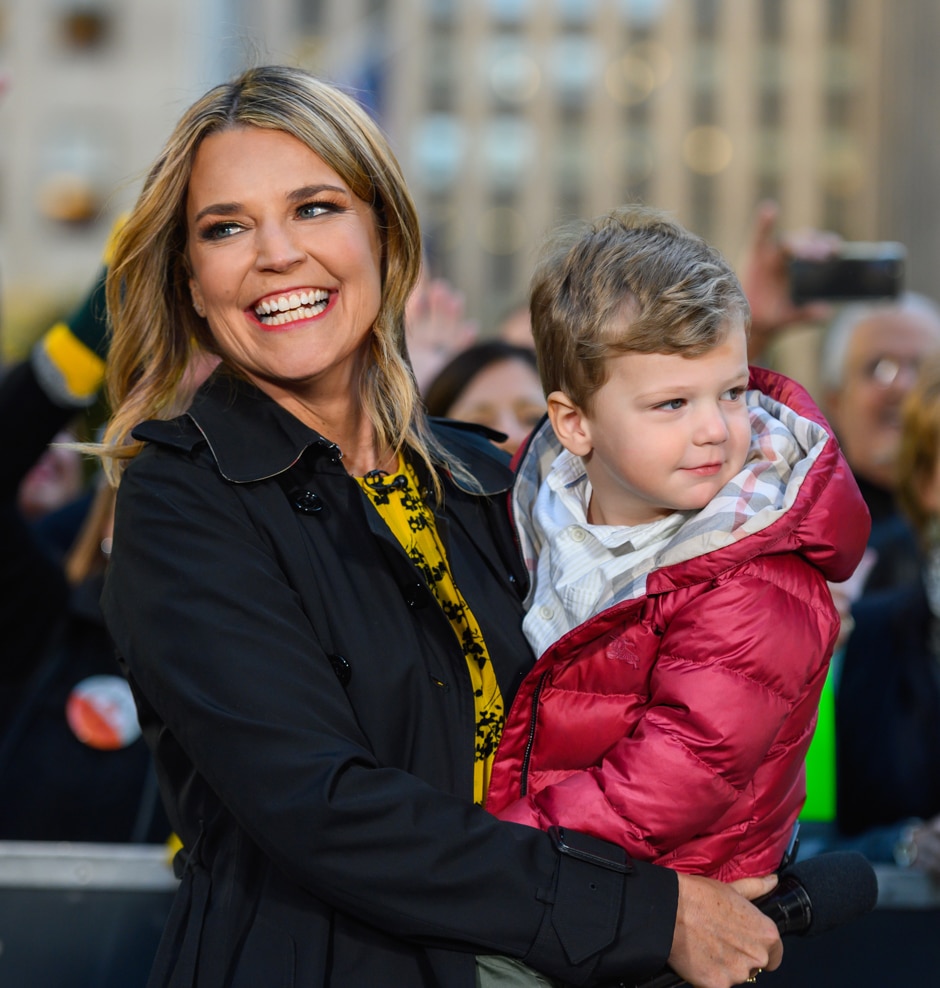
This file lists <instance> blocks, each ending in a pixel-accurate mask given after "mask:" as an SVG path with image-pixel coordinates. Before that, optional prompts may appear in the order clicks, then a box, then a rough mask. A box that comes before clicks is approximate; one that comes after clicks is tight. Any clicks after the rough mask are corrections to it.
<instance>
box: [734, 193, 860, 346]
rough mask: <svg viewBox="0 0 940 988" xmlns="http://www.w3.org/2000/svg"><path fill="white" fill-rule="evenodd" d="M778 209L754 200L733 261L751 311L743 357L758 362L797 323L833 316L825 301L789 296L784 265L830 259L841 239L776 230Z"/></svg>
mask: <svg viewBox="0 0 940 988" xmlns="http://www.w3.org/2000/svg"><path fill="white" fill-rule="evenodd" d="M779 214H780V209H779V207H778V205H777V203H775V202H773V201H772V200H766V201H764V202H761V203H759V204H758V207H757V211H756V213H755V216H754V222H753V225H752V229H751V235H750V238H749V239H748V242H747V245H746V248H745V252H744V257H743V258H742V260H741V263H740V264H739V269H740V281H741V288H742V289H743V290H744V294H745V296H746V297H747V301H748V305H749V306H750V310H751V324H750V330H749V333H748V341H747V350H748V359H749V360H750V362H751V363H752V364H760V363H762V362H763V360H764V359H765V358H766V356H767V351H768V348H769V347H770V345H771V344H772V343H773V342H774V341H775V340H776V339H777V338H778V337H779V336H780V335H781V334H782V333H785V332H786V331H787V330H789V329H791V328H792V327H793V326H796V325H799V324H801V323H817V324H822V323H825V322H828V321H829V319H831V318H832V315H833V307H832V305H831V304H829V303H827V302H806V303H802V304H796V303H795V302H794V301H793V299H792V298H791V296H790V275H789V264H790V261H791V260H792V259H793V258H800V259H802V260H807V261H813V260H818V261H822V260H825V259H826V258H828V257H831V256H832V255H833V254H834V253H835V252H836V251H837V250H838V249H839V246H840V245H841V243H842V238H841V237H840V236H839V235H838V234H836V233H832V232H830V231H827V230H816V229H811V228H804V229H801V230H793V231H788V232H786V233H783V234H780V233H778V232H777V225H778V220H779Z"/></svg>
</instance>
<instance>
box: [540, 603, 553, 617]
mask: <svg viewBox="0 0 940 988" xmlns="http://www.w3.org/2000/svg"><path fill="white" fill-rule="evenodd" d="M554 613H555V612H554V611H553V610H552V608H551V607H549V606H548V604H542V606H541V607H540V608H539V617H540V618H542V619H543V620H545V621H550V620H551V619H552V616H553V615H554Z"/></svg>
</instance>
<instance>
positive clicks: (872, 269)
mask: <svg viewBox="0 0 940 988" xmlns="http://www.w3.org/2000/svg"><path fill="white" fill-rule="evenodd" d="M906 253H907V251H906V249H905V247H904V245H903V244H900V243H897V242H895V241H891V240H885V241H878V242H864V241H856V242H847V243H844V244H842V247H841V249H840V250H839V252H838V253H837V254H833V255H832V256H831V257H827V258H825V259H823V260H808V259H805V258H799V257H794V258H791V259H790V262H789V270H790V297H791V298H792V299H793V301H794V302H795V303H796V304H797V305H802V304H804V303H806V302H821V301H825V302H851V301H858V300H864V299H878V298H896V297H897V296H898V295H899V294H900V293H901V291H902V289H903V287H904V260H905V256H906Z"/></svg>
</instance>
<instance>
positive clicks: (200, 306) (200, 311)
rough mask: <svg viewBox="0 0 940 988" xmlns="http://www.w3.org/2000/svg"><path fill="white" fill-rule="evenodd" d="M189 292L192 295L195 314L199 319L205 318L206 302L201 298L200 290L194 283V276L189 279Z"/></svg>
mask: <svg viewBox="0 0 940 988" xmlns="http://www.w3.org/2000/svg"><path fill="white" fill-rule="evenodd" d="M189 294H190V295H191V296H192V300H193V308H194V309H195V310H196V315H197V316H199V317H200V318H201V319H205V318H206V304H205V302H204V301H203V298H202V290H201V289H200V287H199V285H197V284H196V279H195V278H190V279H189Z"/></svg>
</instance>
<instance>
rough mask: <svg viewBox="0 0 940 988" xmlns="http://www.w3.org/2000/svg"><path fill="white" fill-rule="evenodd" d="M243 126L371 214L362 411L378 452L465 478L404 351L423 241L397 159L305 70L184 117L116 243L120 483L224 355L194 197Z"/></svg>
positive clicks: (228, 90) (264, 71)
mask: <svg viewBox="0 0 940 988" xmlns="http://www.w3.org/2000/svg"><path fill="white" fill-rule="evenodd" d="M242 127H259V128H264V129H270V130H277V131H282V132H284V133H287V134H291V135H292V136H293V137H296V138H297V139H298V140H299V141H301V142H302V143H303V144H305V145H306V146H307V147H308V148H310V149H311V150H312V151H313V152H314V153H315V154H317V155H318V156H319V157H320V158H321V159H322V160H323V161H324V162H325V163H326V164H327V165H329V167H330V168H332V169H333V170H334V171H335V172H336V173H337V174H338V175H339V176H340V177H341V178H342V179H343V181H344V182H346V183H347V184H348V185H349V187H350V189H351V190H352V192H353V193H354V194H355V195H356V196H357V197H358V198H359V199H361V200H363V201H364V202H365V203H367V204H368V205H369V206H371V208H372V210H373V212H374V215H375V218H376V224H377V229H378V231H379V238H380V241H381V244H382V258H381V276H382V297H381V304H380V308H379V314H378V316H377V318H376V321H375V325H374V327H373V333H372V358H373V359H372V361H371V364H370V366H369V368H368V370H367V372H366V373H365V374H364V375H363V378H362V380H361V381H360V382H359V392H360V393H359V400H360V401H361V403H362V406H363V408H365V409H366V411H367V414H368V416H369V418H370V419H371V421H372V423H373V425H374V428H375V430H376V438H377V442H378V443H379V444H380V446H387V447H391V448H392V449H394V450H395V451H396V452H397V451H399V450H401V449H402V448H403V447H405V446H408V447H410V448H411V449H413V450H414V451H415V452H416V453H417V455H418V456H419V457H420V458H421V459H422V460H423V461H424V462H425V463H426V465H427V466H428V468H429V469H430V468H431V466H432V463H435V462H437V463H443V464H444V465H445V466H448V467H450V468H451V469H453V470H455V472H457V473H461V471H460V465H459V464H454V463H450V462H448V457H447V455H446V453H445V452H444V451H443V450H442V449H441V448H440V446H439V445H438V444H437V443H436V441H435V440H434V438H433V436H432V435H431V434H430V432H429V430H428V428H427V425H426V419H425V416H424V414H423V410H422V406H421V402H420V398H419V396H418V391H417V386H416V384H415V380H414V375H413V373H412V371H411V366H410V363H409V360H408V355H407V350H406V347H405V302H406V300H407V299H408V296H409V295H410V294H411V291H412V289H413V287H414V284H415V282H416V280H417V277H418V271H419V268H420V264H421V235H420V229H419V225H418V217H417V213H416V210H415V207H414V204H413V202H412V199H411V196H410V194H409V192H408V189H407V186H406V185H405V180H404V178H403V176H402V173H401V170H400V168H399V165H398V162H397V160H396V158H395V155H394V154H393V152H392V150H391V149H390V147H389V145H388V142H387V141H386V139H385V136H384V135H383V134H382V132H381V130H380V129H379V127H378V126H377V125H376V124H375V122H374V121H373V120H372V119H371V118H370V117H369V115H368V114H367V113H366V112H365V110H363V109H362V107H361V106H360V105H359V104H358V103H357V102H356V101H355V99H353V98H352V97H351V96H349V95H347V94H346V93H344V92H342V91H341V90H339V89H337V88H336V87H335V86H333V85H330V84H329V83H326V82H323V81H321V80H319V79H317V78H315V77H313V76H311V75H310V74H309V73H307V72H305V71H303V70H301V69H297V68H291V67H287V66H263V67H257V68H252V69H249V70H247V71H246V72H244V73H242V74H241V75H240V76H238V77H237V78H236V79H235V80H234V81H232V82H229V83H226V84H223V85H219V86H216V87H215V88H213V89H212V90H210V91H209V92H208V93H207V94H206V95H205V96H203V97H202V98H201V99H199V100H198V101H197V102H196V103H194V104H193V105H192V106H191V107H190V108H189V110H187V111H186V113H185V114H184V115H183V117H182V118H181V119H180V121H179V123H178V124H177V125H176V128H175V130H174V131H173V133H172V134H171V136H170V138H169V140H168V141H167V142H166V145H165V147H164V148H163V151H162V153H161V154H160V156H159V157H158V158H157V160H156V162H155V163H154V165H153V167H152V168H151V169H150V172H149V174H148V175H147V177H146V180H145V181H144V184H143V189H142V191H141V193H140V196H139V198H138V200H137V203H136V205H135V207H134V209H133V211H132V213H131V214H130V216H129V217H128V219H127V221H126V222H125V223H124V225H123V227H122V228H121V230H120V231H119V233H118V235H117V238H116V241H115V244H114V251H113V259H112V261H111V265H110V268H109V272H108V283H107V298H108V312H109V318H110V321H111V326H112V340H111V346H110V357H109V361H108V371H107V377H106V388H107V395H108V399H109V402H110V407H111V408H112V409H113V416H112V418H111V421H110V423H109V425H108V428H107V430H106V432H105V435H104V438H103V442H102V444H101V446H100V447H99V450H98V453H99V455H100V456H102V458H103V459H104V463H105V469H106V472H107V474H108V477H109V479H110V481H111V483H112V484H115V485H117V483H118V482H119V480H120V474H121V472H122V469H123V467H124V466H125V465H126V463H127V461H128V460H129V459H131V458H132V457H134V456H135V455H136V454H137V453H138V452H139V451H140V448H141V444H140V443H138V442H135V441H134V440H133V439H132V438H131V430H132V429H133V428H134V427H135V426H136V425H138V424H139V423H140V422H142V421H144V420H146V419H151V418H160V419H168V418H173V417H175V416H176V415H179V414H181V413H182V412H183V411H185V409H186V408H187V407H188V405H189V403H190V401H191V400H192V396H193V392H194V389H195V385H194V383H193V382H194V377H195V375H194V374H192V373H187V371H188V369H189V368H191V366H192V365H193V364H194V362H195V358H196V357H197V356H204V353H205V352H207V353H210V354H211V353H217V350H216V347H215V343H214V341H213V338H212V334H211V332H210V330H209V326H208V324H207V322H206V321H205V319H203V318H201V317H199V316H197V314H196V313H195V311H194V309H193V306H192V303H191V296H190V289H189V270H188V265H187V260H186V231H187V227H186V198H187V190H188V186H189V179H190V175H191V173H192V168H193V162H194V159H195V156H196V152H197V151H198V149H199V146H200V144H201V143H202V141H203V140H204V139H205V138H206V137H207V136H209V135H210V134H215V133H219V132H221V131H226V130H232V129H237V128H242ZM200 351H203V353H200ZM430 472H431V477H432V478H434V479H436V473H435V471H434V470H433V469H431V471H430ZM438 493H439V490H438Z"/></svg>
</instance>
